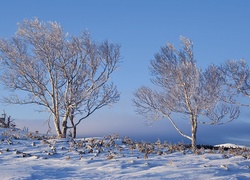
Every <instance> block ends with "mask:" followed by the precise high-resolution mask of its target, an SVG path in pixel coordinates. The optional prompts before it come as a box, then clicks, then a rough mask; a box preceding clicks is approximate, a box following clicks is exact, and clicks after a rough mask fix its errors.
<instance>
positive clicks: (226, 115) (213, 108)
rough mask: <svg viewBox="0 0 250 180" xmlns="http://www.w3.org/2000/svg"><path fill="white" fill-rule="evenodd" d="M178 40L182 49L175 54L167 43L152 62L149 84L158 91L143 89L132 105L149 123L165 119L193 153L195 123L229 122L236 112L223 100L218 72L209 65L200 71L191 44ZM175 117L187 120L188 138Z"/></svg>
mask: <svg viewBox="0 0 250 180" xmlns="http://www.w3.org/2000/svg"><path fill="white" fill-rule="evenodd" d="M180 39H181V41H182V45H183V48H182V49H180V50H176V49H175V47H174V46H173V45H172V44H170V43H168V44H167V45H166V46H164V47H162V48H161V50H160V52H158V53H156V54H155V56H154V59H153V60H152V61H151V66H150V71H151V74H152V76H153V78H152V79H151V81H152V83H153V84H154V85H156V86H157V87H158V88H157V90H153V89H151V88H149V87H145V86H143V87H141V88H139V89H138V90H137V91H136V92H135V93H134V99H133V100H132V101H133V104H134V105H135V106H136V108H137V112H138V113H139V114H141V115H143V116H145V117H146V118H147V119H148V120H150V121H154V120H157V119H162V118H167V119H168V120H169V121H170V122H171V123H172V125H173V126H174V128H175V129H176V130H177V131H178V132H179V133H180V134H181V135H182V136H183V137H185V138H188V139H190V140H191V142H192V148H193V149H194V150H195V148H196V133H197V128H198V123H203V124H223V123H226V122H229V121H232V120H234V119H235V118H237V117H238V115H239V109H238V107H236V106H233V105H230V104H227V103H226V101H223V100H222V99H224V100H225V99H226V98H227V94H226V93H227V91H226V89H225V83H224V81H223V74H222V72H221V71H220V70H219V68H218V67H216V66H214V65H210V66H209V67H208V68H207V69H205V70H202V69H199V68H198V67H197V64H196V61H195V59H194V56H193V43H192V42H191V41H190V40H189V39H188V38H184V37H181V38H180ZM178 114H179V115H180V116H176V115H178ZM177 117H179V118H182V119H183V120H188V119H189V122H190V125H191V135H187V134H184V133H183V131H182V130H181V129H180V128H179V127H178V124H177V123H176V118H177Z"/></svg>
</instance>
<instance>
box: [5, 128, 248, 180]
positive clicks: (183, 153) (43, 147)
mask: <svg viewBox="0 0 250 180" xmlns="http://www.w3.org/2000/svg"><path fill="white" fill-rule="evenodd" d="M0 139H1V142H0V168H1V171H0V177H1V180H3V179H32V180H33V179H154V180H155V179H250V150H249V148H247V147H241V148H238V149H237V148H236V149H232V148H231V149H228V150H225V149H224V148H222V146H223V147H228V146H230V147H237V146H236V145H234V144H223V145H221V146H218V147H217V148H216V149H214V150H209V149H205V150H204V149H203V148H201V149H199V150H198V151H197V153H196V154H193V153H192V151H191V150H190V149H189V148H187V147H185V146H184V145H183V144H176V145H172V144H168V143H167V142H160V141H158V142H155V143H146V142H133V141H132V140H131V139H130V138H128V137H122V138H120V137H118V136H117V135H115V134H114V135H110V136H107V137H103V138H86V139H75V140H73V139H70V138H67V139H47V140H46V139H44V138H41V136H39V135H38V134H35V133H27V132H22V131H20V130H10V129H1V128H0Z"/></svg>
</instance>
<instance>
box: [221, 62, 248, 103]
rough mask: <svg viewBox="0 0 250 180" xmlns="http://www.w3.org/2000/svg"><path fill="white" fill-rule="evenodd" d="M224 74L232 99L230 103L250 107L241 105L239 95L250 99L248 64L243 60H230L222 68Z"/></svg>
mask: <svg viewBox="0 0 250 180" xmlns="http://www.w3.org/2000/svg"><path fill="white" fill-rule="evenodd" d="M220 70H221V71H222V73H223V74H224V81H225V83H226V85H227V87H228V90H229V92H230V96H231V98H230V99H229V100H230V101H229V102H230V103H233V104H238V105H241V106H250V103H241V102H240V100H237V99H238V98H237V97H238V95H243V96H245V97H249V98H250V68H249V66H248V65H247V62H246V61H245V60H243V59H241V60H238V61H237V60H228V61H226V62H225V63H224V64H222V65H221V66H220Z"/></svg>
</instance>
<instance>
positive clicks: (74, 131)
mask: <svg viewBox="0 0 250 180" xmlns="http://www.w3.org/2000/svg"><path fill="white" fill-rule="evenodd" d="M72 137H73V138H76V126H75V125H74V126H73V133H72Z"/></svg>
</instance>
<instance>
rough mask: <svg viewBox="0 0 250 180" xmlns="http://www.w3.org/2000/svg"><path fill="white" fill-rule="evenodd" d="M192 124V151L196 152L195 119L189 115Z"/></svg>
mask: <svg viewBox="0 0 250 180" xmlns="http://www.w3.org/2000/svg"><path fill="white" fill-rule="evenodd" d="M191 124H192V149H193V151H194V152H195V151H196V133H197V117H196V115H191Z"/></svg>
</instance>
